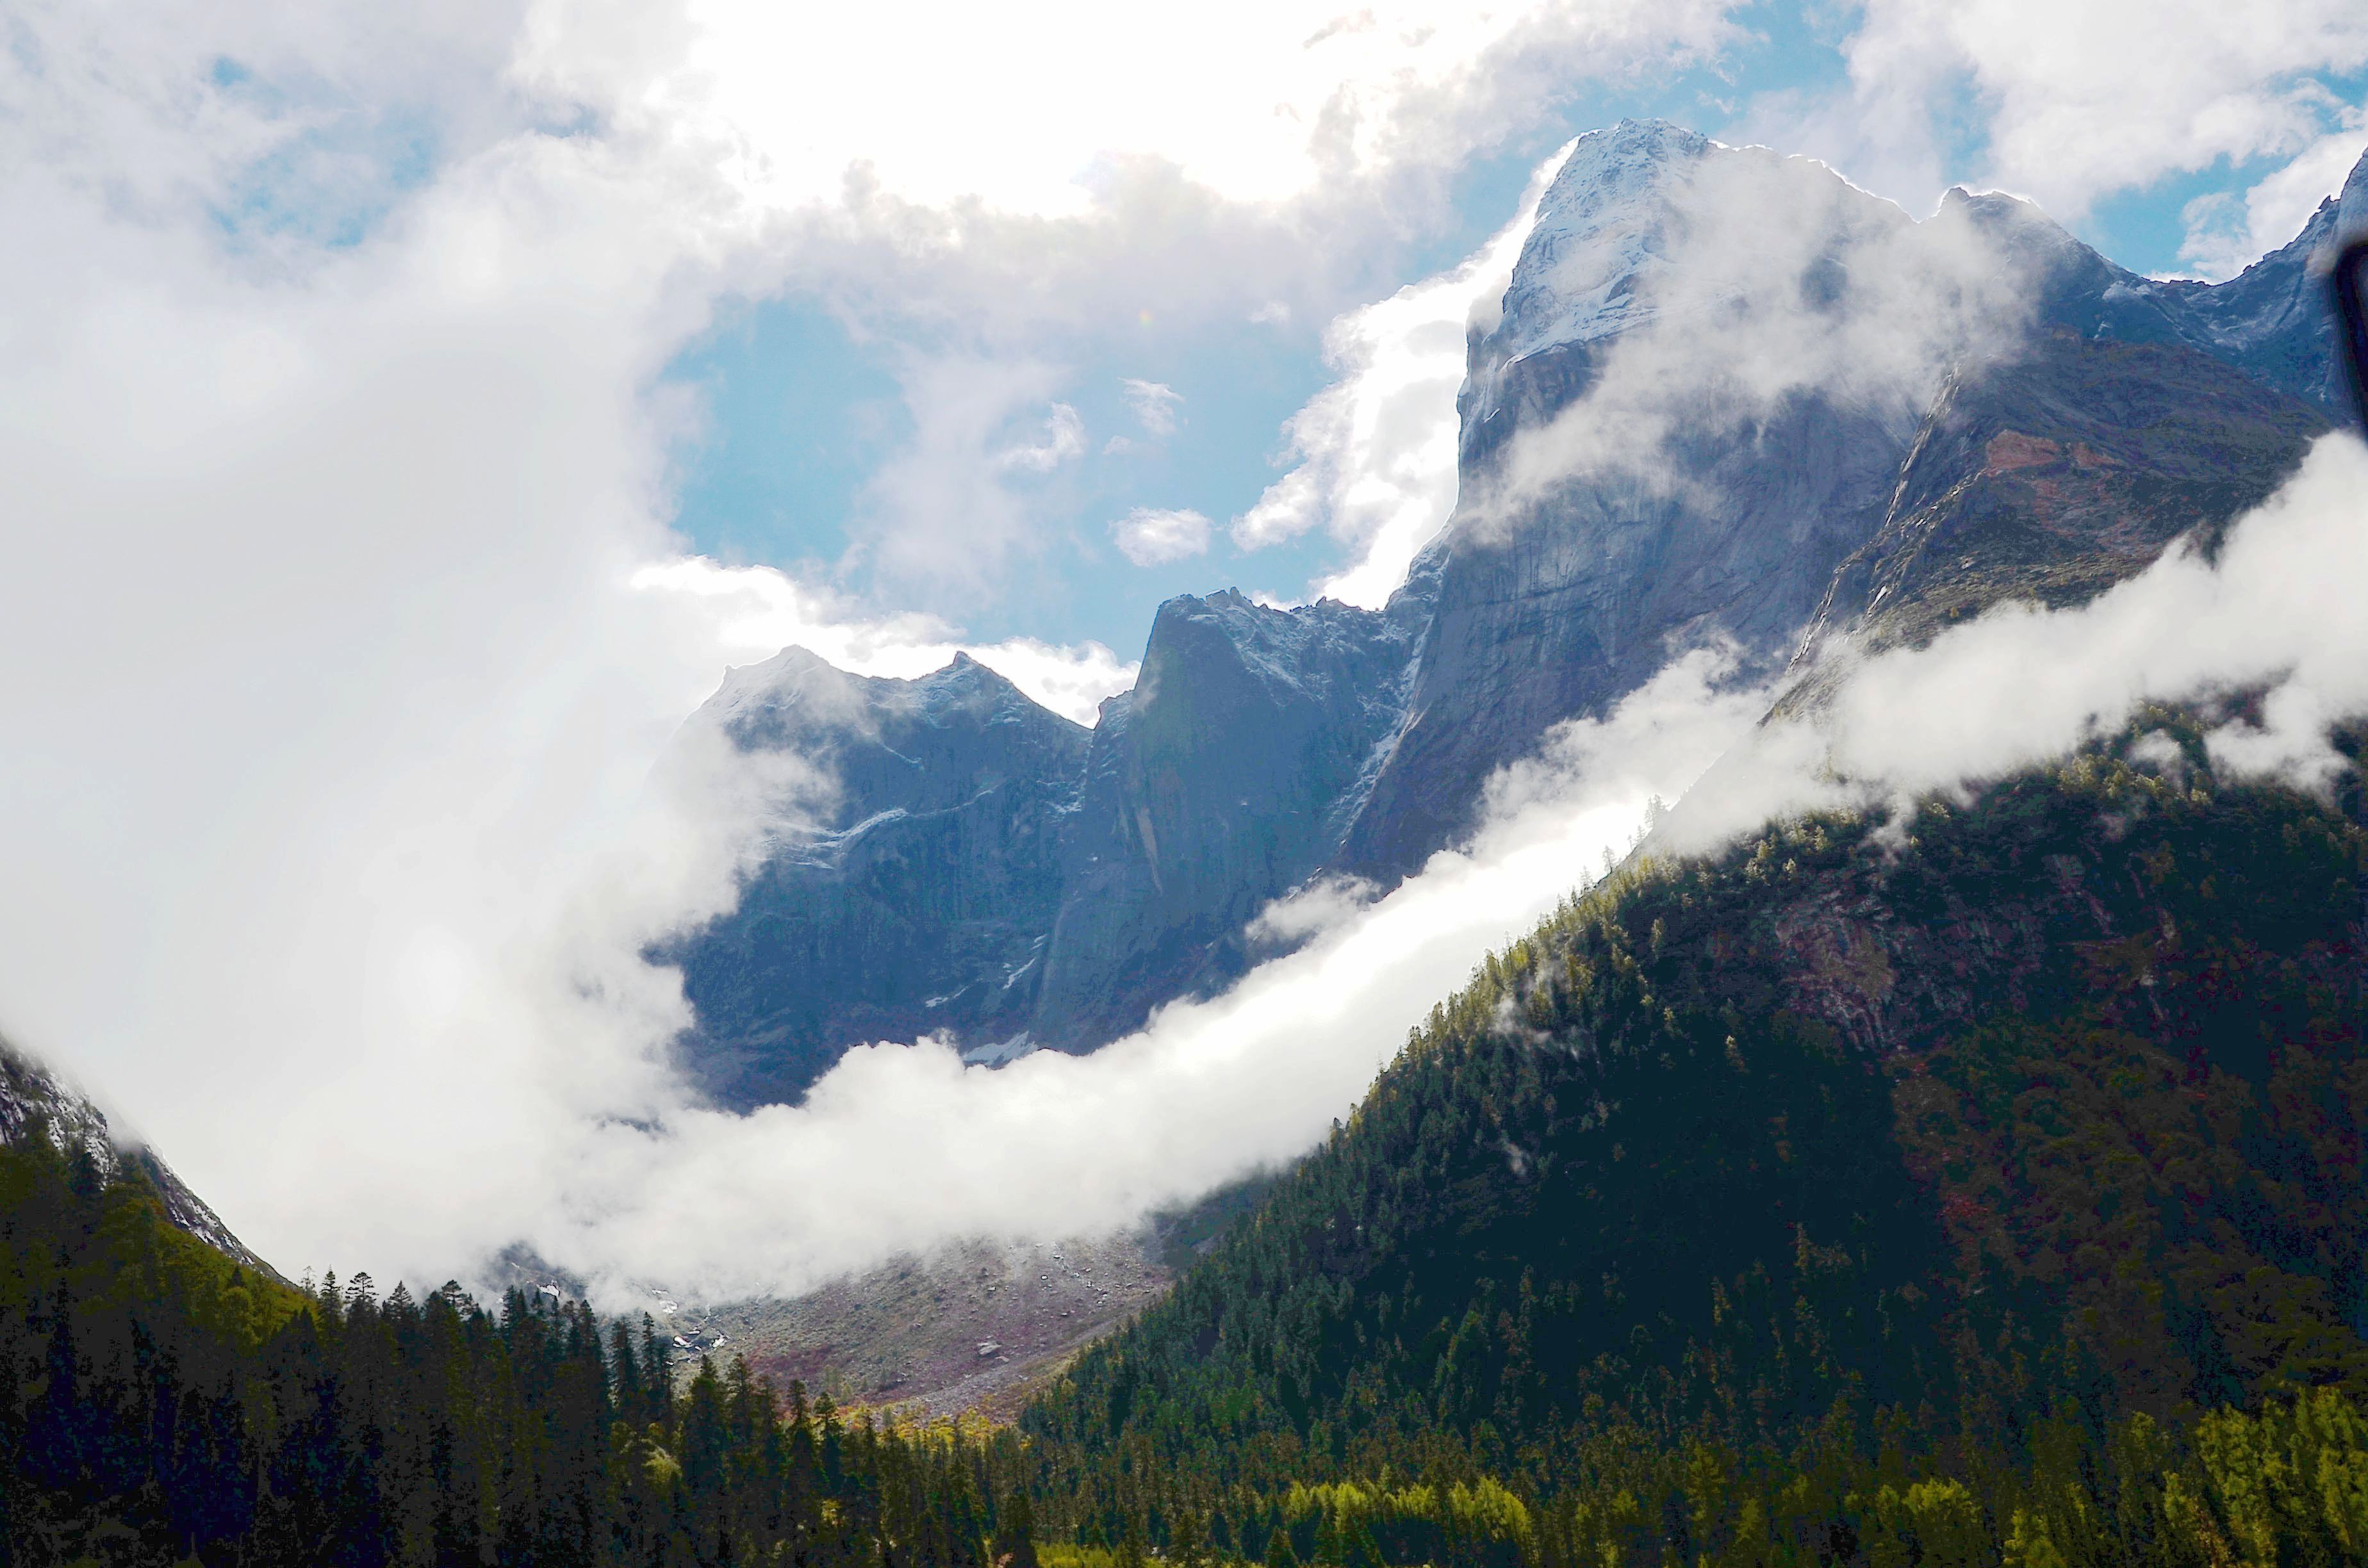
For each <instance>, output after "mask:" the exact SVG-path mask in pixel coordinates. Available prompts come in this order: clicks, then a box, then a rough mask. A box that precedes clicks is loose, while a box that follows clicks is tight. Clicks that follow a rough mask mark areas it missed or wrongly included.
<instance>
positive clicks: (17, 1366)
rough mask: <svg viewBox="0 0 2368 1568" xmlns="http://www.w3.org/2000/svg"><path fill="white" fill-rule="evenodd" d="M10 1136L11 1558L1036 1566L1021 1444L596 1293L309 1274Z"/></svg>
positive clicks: (0, 1523)
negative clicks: (675, 1343) (930, 1424)
mask: <svg viewBox="0 0 2368 1568" xmlns="http://www.w3.org/2000/svg"><path fill="white" fill-rule="evenodd" d="M127 1169H128V1170H130V1171H131V1174H130V1175H128V1176H125V1177H124V1178H122V1179H119V1180H116V1181H114V1182H112V1183H109V1182H107V1181H105V1180H104V1179H103V1178H102V1177H101V1176H100V1175H99V1173H98V1172H97V1167H96V1166H95V1165H93V1164H92V1163H91V1161H90V1160H89V1159H88V1158H87V1157H86V1156H85V1157H82V1158H80V1159H70V1158H68V1157H66V1156H63V1155H60V1154H58V1153H55V1151H54V1149H53V1147H52V1145H51V1143H50V1142H49V1141H48V1140H47V1139H46V1138H40V1137H37V1138H34V1139H30V1140H28V1142H27V1143H26V1144H25V1146H24V1147H22V1148H19V1149H12V1150H0V1563H6V1564H9V1565H12V1568H16V1565H22V1568H33V1565H46V1564H110V1565H113V1564H157V1565H160V1568H161V1565H166V1564H187V1563H202V1564H205V1565H207V1568H222V1565H228V1564H239V1565H246V1568H282V1565H285V1568H316V1565H327V1564H343V1565H352V1568H377V1565H381V1564H405V1565H419V1568H436V1565H458V1564H487V1563H500V1564H535V1565H539V1568H540V1565H556V1568H564V1565H571V1564H593V1563H620V1564H621V1563H637V1564H652V1565H668V1564H691V1563H700V1564H716V1563H749V1562H784V1563H787V1562H798V1563H809V1564H816V1565H821V1564H848V1565H850V1568H853V1565H862V1568H871V1565H874V1564H879V1563H882V1562H931V1563H939V1564H945V1565H947V1568H954V1565H957V1564H960V1565H969V1564H977V1563H980V1562H983V1561H984V1560H985V1554H986V1551H987V1550H988V1548H989V1546H990V1545H995V1546H996V1547H998V1548H999V1549H1000V1551H1002V1552H1006V1553H1011V1554H1014V1555H1016V1556H1017V1557H1018V1558H1019V1562H1020V1568H1032V1554H1031V1549H1030V1545H1029V1536H1028V1528H1029V1527H1028V1523H1027V1520H1028V1515H1027V1511H1026V1506H1025V1504H1024V1503H1023V1504H1021V1505H1019V1506H1018V1507H1017V1508H1013V1507H1010V1506H1004V1507H1003V1508H1001V1509H998V1508H997V1506H996V1505H997V1503H998V1501H1002V1502H1005V1503H1007V1505H1008V1498H1009V1495H1010V1494H1011V1492H1012V1484H1011V1478H1012V1477H1013V1476H1014V1475H1015V1473H1016V1463H1017V1460H1016V1453H1017V1449H1016V1445H1015V1444H1013V1443H1012V1442H1011V1441H1010V1440H1009V1439H1008V1438H1006V1439H1004V1440H1002V1441H1000V1442H996V1441H993V1440H987V1441H981V1440H979V1439H978V1438H977V1437H974V1436H967V1435H962V1434H957V1433H955V1432H953V1431H951V1430H945V1429H940V1430H936V1431H932V1432H927V1433H914V1432H894V1431H878V1430H875V1429H874V1428H873V1427H872V1426H871V1425H869V1424H868V1423H860V1424H856V1425H852V1426H849V1425H848V1424H845V1423H843V1422H842V1421H841V1420H840V1418H839V1416H838V1415H837V1414H836V1413H835V1412H834V1411H833V1410H832V1409H831V1408H830V1404H829V1402H828V1401H827V1400H822V1401H817V1402H816V1403H814V1405H813V1406H811V1407H810V1406H809V1405H808V1404H807V1403H806V1401H805V1398H804V1393H803V1390H801V1389H797V1388H794V1387H793V1388H792V1389H791V1390H789V1391H785V1392H782V1393H780V1394H778V1395H777V1392H776V1391H775V1390H774V1389H773V1387H772V1386H771V1385H770V1384H768V1383H765V1382H763V1381H755V1380H751V1379H750V1378H749V1377H748V1375H747V1369H746V1366H745V1365H741V1364H736V1363H735V1364H734V1367H732V1368H731V1369H729V1370H728V1371H726V1370H720V1369H717V1368H716V1367H714V1366H712V1365H711V1364H706V1363H702V1364H701V1366H700V1369H699V1370H698V1372H697V1374H696V1375H695V1376H693V1377H692V1378H690V1379H689V1382H688V1386H687V1387H686V1388H685V1389H684V1390H683V1391H682V1392H679V1393H677V1392H674V1390H673V1388H672V1384H673V1381H674V1379H673V1377H672V1374H671V1371H670V1370H669V1369H668V1366H667V1360H666V1351H665V1349H664V1347H663V1345H662V1342H661V1341H660V1340H658V1338H657V1337H656V1335H655V1331H654V1330H653V1329H652V1328H651V1327H650V1325H649V1324H648V1322H647V1320H646V1319H644V1320H643V1324H642V1325H641V1326H640V1329H639V1331H638V1332H633V1331H631V1330H629V1329H628V1328H627V1326H626V1325H624V1324H609V1325H608V1326H607V1329H606V1332H605V1333H604V1331H603V1325H602V1324H600V1323H599V1322H598V1320H596V1318H595V1317H594V1315H593V1314H592V1312H591V1311H590V1309H588V1308H586V1307H584V1306H582V1305H580V1304H575V1305H568V1306H557V1305H545V1304H541V1303H539V1302H537V1301H534V1300H532V1299H530V1298H528V1297H526V1296H522V1295H520V1294H519V1293H518V1292H516V1291H512V1292H511V1293H510V1294H509V1297H508V1299H507V1301H504V1302H503V1303H502V1305H501V1307H500V1308H499V1310H498V1311H497V1312H487V1311H485V1310H484V1309H482V1308H481V1307H480V1306H479V1305H478V1304H477V1303H476V1302H475V1301H472V1300H471V1299H469V1297H467V1296H466V1295H465V1294H464V1293H463V1292H462V1291H461V1290H460V1288H459V1287H458V1286H451V1285H448V1286H446V1287H445V1288H444V1289H442V1290H438V1291H435V1292H432V1293H431V1294H429V1295H427V1297H426V1298H425V1299H424V1300H414V1299H413V1298H412V1296H411V1295H410V1293H409V1292H408V1291H407V1290H404V1289H402V1288H401V1287H397V1288H396V1290H394V1292H393V1294H391V1295H390V1296H388V1297H387V1298H386V1299H385V1300H384V1301H380V1300H378V1299H377V1298H376V1295H375V1293H374V1291H373V1290H372V1289H371V1286H370V1280H369V1278H368V1276H366V1275H365V1276H357V1277H356V1278H354V1280H352V1281H351V1282H349V1283H348V1284H347V1287H346V1288H345V1289H344V1290H339V1289H338V1286H337V1282H336V1278H334V1277H332V1278H330V1279H329V1280H328V1281H327V1282H326V1283H324V1285H322V1286H321V1287H320V1288H319V1289H318V1290H317V1292H315V1293H314V1294H313V1295H310V1296H308V1295H305V1294H302V1293H300V1292H297V1291H294V1290H289V1289H288V1288H287V1287H285V1286H282V1285H279V1284H278V1283H276V1282H274V1281H271V1280H268V1279H266V1278H262V1277H260V1276H257V1275H256V1274H255V1273H253V1272H252V1271H250V1270H248V1269H246V1268H245V1267H241V1266H240V1265H239V1264H238V1263H237V1262H236V1261H234V1260H233V1259H232V1258H230V1257H228V1256H224V1255H223V1254H222V1253H219V1252H217V1251H215V1250H214V1249H212V1248H211V1247H210V1246H208V1245H207V1244H204V1243H203V1242H200V1241H198V1240H196V1239H194V1238H192V1237H190V1236H188V1235H187V1234H185V1233H182V1232H180V1231H178V1230H176V1229H175V1228H174V1227H173V1226H172V1225H171V1224H170V1222H169V1221H167V1219H166V1218H165V1210H164V1207H163V1205H162V1204H161V1202H160V1201H159V1200H158V1199H157V1196H156V1194H155V1193H154V1191H153V1190H152V1189H150V1188H149V1187H147V1186H146V1185H145V1183H144V1182H143V1181H142V1178H141V1177H140V1176H139V1175H138V1173H137V1170H136V1167H127Z"/></svg>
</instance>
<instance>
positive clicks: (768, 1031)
mask: <svg viewBox="0 0 2368 1568" xmlns="http://www.w3.org/2000/svg"><path fill="white" fill-rule="evenodd" d="M705 717H707V718H708V719H712V720H715V721H718V722H721V724H722V726H723V730H724V733H726V734H727V735H729V736H730V737H731V738H732V740H733V741H734V743H735V744H738V745H739V746H740V747H741V748H742V749H744V750H746V751H750V752H785V753H791V754H793V755H795V756H800V757H803V758H804V759H805V760H806V761H807V762H809V763H811V764H812V765H813V766H814V767H815V768H816V769H817V770H818V771H820V772H821V773H823V774H824V775H825V776H826V777H827V778H829V779H831V780H832V781H833V782H834V783H835V785H836V790H835V793H834V795H833V796H832V798H831V800H830V803H829V806H828V809H826V810H825V811H823V812H819V813H817V820H816V821H815V822H814V823H813V824H811V825H810V826H806V827H803V828H800V829H798V830H796V831H793V832H790V833H786V834H785V835H783V837H782V841H781V844H780V847H779V848H778V849H777V850H776V851H775V853H774V854H773V855H772V856H771V857H770V858H768V859H767V860H766V861H765V863H764V864H763V866H762V867H761V868H760V869H758V870H757V873H756V874H755V875H754V876H753V877H752V878H751V879H750V880H749V881H747V882H746V885H745V886H744V887H743V889H742V892H741V896H740V904H739V908H738V909H737V910H736V911H735V912H734V914H733V915H731V916H730V917H729V918H727V919H724V920H720V921H717V922H716V923H714V924H713V925H712V926H708V927H707V928H706V929H705V930H703V931H701V932H699V933H698V934H697V935H695V936H694V937H691V938H689V940H687V941H685V942H683V943H682V944H680V945H679V946H678V947H677V948H676V949H673V950H672V951H671V952H670V953H669V954H667V955H666V956H668V957H671V958H673V959H674V960H676V961H678V962H679V963H680V964H681V966H682V971H683V988H684V991H685V994H687V995H688V996H689V999H690V1002H691V1005H692V1006H693V1007H694V1008H695V1009H696V1010H697V1012H698V1016H699V1028H698V1030H697V1032H696V1034H695V1035H694V1036H693V1037H692V1038H691V1039H690V1040H688V1041H686V1042H685V1043H684V1046H683V1048H682V1051H681V1058H682V1060H683V1061H684V1062H686V1063H687V1064H688V1065H689V1067H691V1068H692V1069H693V1071H694V1072H695V1073H696V1074H697V1075H698V1077H699V1078H700V1081H701V1082H702V1083H703V1084H704V1085H705V1086H706V1087H707V1088H708V1090H709V1091H710V1093H712V1094H713V1095H714V1096H716V1097H717V1098H718V1099H720V1100H722V1101H724V1102H725V1103H729V1104H735V1105H757V1104H764V1103H767V1102H771V1101H781V1100H792V1099H795V1098H797V1097H798V1096H800V1095H802V1094H803V1093H804V1091H805V1087H806V1085H809V1084H811V1083H812V1082H814V1079H815V1078H817V1077H819V1076H820V1075H821V1074H823V1072H824V1071H825V1070H826V1069H827V1068H828V1067H829V1066H830V1064H831V1063H832V1062H836V1061H837V1060H838V1057H839V1055H840V1054H841V1052H843V1051H845V1050H846V1049H847V1048H848V1046H850V1045H856V1044H860V1043H862V1042H864V1041H867V1040H916V1039H918V1038H919V1037H921V1036H922V1035H924V1034H931V1033H942V1034H946V1035H950V1036H951V1037H953V1038H954V1039H957V1040H962V1041H964V1042H965V1043H970V1042H973V1041H977V1040H990V1041H991V1040H1003V1039H1008V1038H1009V1037H1010V1036H1012V1035H1015V1034H1018V1033H1019V1032H1020V1031H1021V1030H1023V1029H1025V1028H1027V1025H1028V1021H1029V1019H1030V1017H1031V1016H1032V1013H1033V1008H1034V1005H1035V999H1036V990H1037V983H1038V981H1039V979H1040V978H1041V974H1042V962H1041V960H1042V950H1043V947H1044V943H1045V940H1046V937H1047V934H1048V933H1049V932H1050V930H1051V929H1052V926H1053V913H1054V911H1055V910H1056V909H1057V908H1058V907H1059V902H1060V897H1061V878H1060V869H1059V868H1060V856H1059V848H1058V846H1059V840H1060V834H1061V827H1062V824H1063V821H1064V818H1065V817H1066V816H1067V815H1068V814H1069V813H1070V812H1073V811H1074V810H1075V804H1076V789H1077V779H1078V776H1079V770H1080V767H1082V765H1083V763H1084V761H1085V756H1086V748H1087V731H1085V730H1084V729H1081V728H1080V727H1078V726H1077V725H1076V724H1073V723H1071V722H1068V721H1067V720H1065V719H1063V718H1061V717H1059V716H1058V715H1057V714H1053V713H1051V712H1048V711H1046V710H1044V709H1042V708H1041V707H1039V706H1037V704H1035V703H1034V702H1032V701H1030V700H1029V699H1028V698H1026V697H1025V696H1023V695H1021V693H1020V692H1019V688H1018V687H1014V686H1013V685H1012V684H1011V683H1010V682H1008V681H1007V680H1005V679H1004V678H1003V677H1002V676H998V675H996V673H995V672H994V671H992V670H990V669H988V668H987V667H986V666H985V665H980V664H976V663H974V662H973V661H972V660H970V659H968V658H966V657H962V656H960V655H957V656H956V658H955V660H954V662H953V663H952V664H951V665H947V666H946V667H945V668H944V669H942V670H939V671H938V672H937V673H936V674H934V675H929V676H922V677H921V678H920V679H918V680H910V681H902V680H880V679H870V678H866V677H864V676H851V675H848V674H846V673H844V672H843V671H840V670H837V669H834V668H833V667H831V666H830V665H827V664H825V663H824V662H823V661H822V660H821V659H819V658H816V657H815V656H814V654H812V653H807V652H805V651H804V650H803V649H798V648H793V649H791V650H789V651H788V652H787V653H782V654H781V655H780V657H778V658H776V659H774V660H772V661H770V662H769V663H768V664H765V665H757V666H756V667H755V668H753V669H748V670H741V671H735V672H734V676H733V678H732V680H731V681H730V682H729V683H727V685H726V687H725V688H724V690H723V692H722V693H721V694H719V695H718V697H717V698H716V699H715V701H714V702H713V703H712V704H711V705H710V708H709V710H708V712H707V714H706V715H705Z"/></svg>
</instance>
